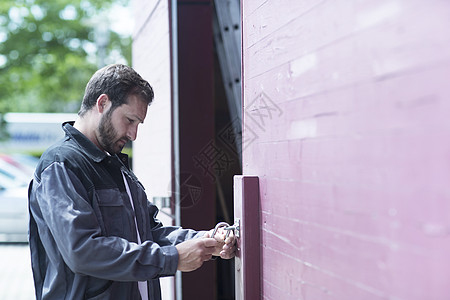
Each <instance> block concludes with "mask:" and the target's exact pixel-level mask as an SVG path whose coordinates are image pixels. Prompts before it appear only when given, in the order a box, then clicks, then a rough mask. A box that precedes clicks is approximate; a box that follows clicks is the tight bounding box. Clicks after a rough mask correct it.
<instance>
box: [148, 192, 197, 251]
mask: <svg viewBox="0 0 450 300" xmlns="http://www.w3.org/2000/svg"><path fill="white" fill-rule="evenodd" d="M147 206H148V211H149V215H150V220H152V222H153V224H152V235H153V240H154V241H155V242H157V243H158V244H159V245H160V246H169V245H172V246H175V245H177V244H179V243H181V242H184V241H187V240H190V239H195V238H200V237H202V236H203V235H204V234H205V233H206V231H195V230H192V229H183V228H181V227H177V226H163V225H162V223H161V222H160V221H159V220H158V219H157V218H156V216H157V214H158V211H159V210H158V208H157V207H156V206H155V205H153V204H151V203H150V201H148V204H147Z"/></svg>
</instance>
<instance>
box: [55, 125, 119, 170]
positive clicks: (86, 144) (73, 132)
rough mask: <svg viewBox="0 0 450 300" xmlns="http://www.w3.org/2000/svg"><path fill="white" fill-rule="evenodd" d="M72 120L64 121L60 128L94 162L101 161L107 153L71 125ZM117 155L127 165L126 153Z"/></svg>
mask: <svg viewBox="0 0 450 300" xmlns="http://www.w3.org/2000/svg"><path fill="white" fill-rule="evenodd" d="M74 123H75V122H74V121H70V122H64V123H63V124H62V128H63V130H64V132H65V133H66V136H69V137H70V138H72V139H73V140H74V141H75V142H76V143H77V144H78V145H79V146H80V147H81V148H83V149H84V153H85V154H86V155H87V156H89V157H90V158H91V159H92V160H93V161H95V162H101V161H102V160H104V159H105V158H107V157H108V155H107V154H106V153H105V152H104V151H102V150H100V149H99V148H98V147H97V146H96V145H95V144H94V143H93V142H91V140H89V139H88V138H87V137H86V136H85V135H84V134H82V133H81V132H80V131H78V129H76V128H75V127H73V124H74ZM117 157H118V158H119V159H120V160H121V161H122V162H123V163H124V164H125V165H126V166H127V167H128V155H126V154H124V153H118V154H117Z"/></svg>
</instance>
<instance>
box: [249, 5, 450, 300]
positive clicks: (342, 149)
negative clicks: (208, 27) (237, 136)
mask: <svg viewBox="0 0 450 300" xmlns="http://www.w3.org/2000/svg"><path fill="white" fill-rule="evenodd" d="M242 17H243V86H244V87H243V97H244V107H243V114H244V133H243V149H244V150H243V172H244V174H245V175H257V176H259V179H260V191H261V195H260V197H261V199H260V200H261V212H260V213H261V230H262V231H261V234H262V245H261V251H262V252H261V254H262V273H263V275H262V286H263V290H262V294H263V299H274V300H275V299H306V300H312V299H328V298H332V299H364V300H370V299H408V300H411V299H448V297H449V295H450V279H449V278H450V260H449V259H448V253H449V252H450V236H449V234H450V230H449V229H450V188H449V186H450V185H449V182H450V138H449V137H450V118H449V111H450V101H449V97H450V85H449V78H450V36H449V35H448V34H447V33H446V29H445V28H449V27H450V4H449V3H448V2H446V1H438V0H432V1H426V2H425V1H418V0H412V1H411V0H404V1H400V0H399V1H384V0H383V1H379V0H367V1H357V0H338V1H323V0H308V1H297V0H280V1H274V0H269V1H263V0H245V1H242Z"/></svg>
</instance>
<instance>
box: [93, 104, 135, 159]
mask: <svg viewBox="0 0 450 300" xmlns="http://www.w3.org/2000/svg"><path fill="white" fill-rule="evenodd" d="M112 111H113V110H112V109H110V110H109V111H108V112H107V113H106V114H105V115H103V116H102V118H101V119H100V124H99V125H98V142H99V144H100V146H101V147H102V148H103V150H105V151H107V152H108V153H109V154H111V155H112V154H117V153H119V152H120V151H122V149H123V147H124V146H125V144H126V142H128V141H129V139H128V138H127V137H121V138H118V134H117V131H116V130H115V129H114V126H113V124H112V122H111V115H112ZM121 141H125V143H123V142H121ZM122 144H123V145H122Z"/></svg>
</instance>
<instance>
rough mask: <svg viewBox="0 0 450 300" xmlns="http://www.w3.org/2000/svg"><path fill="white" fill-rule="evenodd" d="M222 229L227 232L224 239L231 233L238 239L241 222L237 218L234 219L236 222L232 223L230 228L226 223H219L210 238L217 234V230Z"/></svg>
mask: <svg viewBox="0 0 450 300" xmlns="http://www.w3.org/2000/svg"><path fill="white" fill-rule="evenodd" d="M222 227H224V230H226V231H228V232H227V234H226V236H225V239H226V238H227V237H228V236H229V235H230V233H231V231H233V232H234V236H235V237H237V238H238V237H240V230H241V220H240V219H239V218H236V220H235V221H234V224H233V225H231V226H230V224H228V223H227V222H220V223H217V225H216V227H214V231H213V233H212V236H211V237H214V236H215V235H216V233H217V231H218V230H219V228H222Z"/></svg>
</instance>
